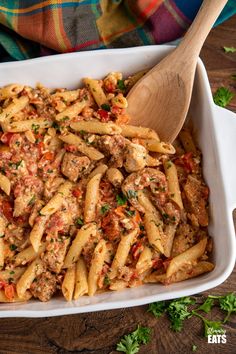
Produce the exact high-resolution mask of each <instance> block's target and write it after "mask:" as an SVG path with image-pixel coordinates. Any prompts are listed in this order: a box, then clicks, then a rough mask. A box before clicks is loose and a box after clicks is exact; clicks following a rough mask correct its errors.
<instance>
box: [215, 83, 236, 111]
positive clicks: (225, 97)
mask: <svg viewBox="0 0 236 354" xmlns="http://www.w3.org/2000/svg"><path fill="white" fill-rule="evenodd" d="M233 97H234V94H233V93H232V92H230V90H229V89H227V88H226V87H223V86H222V87H219V88H218V89H217V90H216V92H215V93H214V95H213V100H214V102H215V104H217V105H218V106H220V107H225V106H227V104H229V102H230V101H231V100H232V98H233Z"/></svg>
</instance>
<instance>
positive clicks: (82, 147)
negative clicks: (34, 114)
mask: <svg viewBox="0 0 236 354" xmlns="http://www.w3.org/2000/svg"><path fill="white" fill-rule="evenodd" d="M59 138H60V139H61V140H62V141H64V143H67V144H70V145H75V146H76V147H77V149H78V151H80V152H82V153H83V154H85V155H86V156H88V157H89V158H90V159H91V160H101V159H102V158H103V157H104V155H103V154H102V153H101V152H100V151H98V150H97V149H95V148H94V147H92V146H88V145H87V144H86V143H85V141H83V140H82V139H81V138H80V137H79V136H77V135H75V134H72V133H68V134H67V135H60V136H59Z"/></svg>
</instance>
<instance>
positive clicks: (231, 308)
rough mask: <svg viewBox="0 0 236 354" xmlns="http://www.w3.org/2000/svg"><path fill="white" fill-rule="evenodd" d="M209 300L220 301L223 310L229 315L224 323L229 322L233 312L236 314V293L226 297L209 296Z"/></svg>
mask: <svg viewBox="0 0 236 354" xmlns="http://www.w3.org/2000/svg"><path fill="white" fill-rule="evenodd" d="M209 298H210V299H212V300H213V299H216V300H218V301H219V305H220V308H221V310H223V311H226V312H227V315H226V317H225V319H224V321H223V323H225V322H227V321H228V320H229V317H230V315H231V314H232V313H233V312H236V296H235V294H234V293H230V294H227V295H225V296H224V295H223V296H215V295H209Z"/></svg>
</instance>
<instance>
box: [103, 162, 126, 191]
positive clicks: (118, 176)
mask: <svg viewBox="0 0 236 354" xmlns="http://www.w3.org/2000/svg"><path fill="white" fill-rule="evenodd" d="M107 179H108V181H109V182H111V184H113V186H114V187H120V186H121V184H122V182H123V180H124V177H123V175H122V173H121V172H120V170H118V168H114V167H110V168H109V169H108V170H107Z"/></svg>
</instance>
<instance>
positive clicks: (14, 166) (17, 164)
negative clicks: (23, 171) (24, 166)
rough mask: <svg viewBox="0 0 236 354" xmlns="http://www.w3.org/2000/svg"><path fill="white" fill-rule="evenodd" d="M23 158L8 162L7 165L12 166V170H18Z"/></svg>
mask: <svg viewBox="0 0 236 354" xmlns="http://www.w3.org/2000/svg"><path fill="white" fill-rule="evenodd" d="M22 161H23V160H20V161H18V162H9V167H12V168H13V169H14V170H18V168H19V167H20V165H21V163H22Z"/></svg>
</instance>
